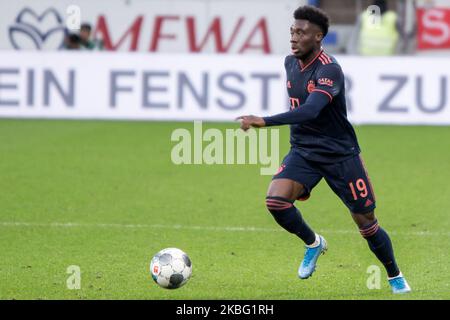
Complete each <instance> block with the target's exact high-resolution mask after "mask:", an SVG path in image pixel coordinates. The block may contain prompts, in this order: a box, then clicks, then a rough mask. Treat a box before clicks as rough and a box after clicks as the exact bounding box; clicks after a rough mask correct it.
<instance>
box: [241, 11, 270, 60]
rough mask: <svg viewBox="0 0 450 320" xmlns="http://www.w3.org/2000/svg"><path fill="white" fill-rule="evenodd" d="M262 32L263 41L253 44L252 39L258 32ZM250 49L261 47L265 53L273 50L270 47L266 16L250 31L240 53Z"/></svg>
mask: <svg viewBox="0 0 450 320" xmlns="http://www.w3.org/2000/svg"><path fill="white" fill-rule="evenodd" d="M258 31H259V32H261V34H262V43H260V44H252V43H251V41H252V39H253V37H254V36H255V34H256V33H258ZM248 49H259V50H262V51H263V52H264V53H266V54H268V53H270V52H271V49H270V43H269V33H268V31H267V23H266V19H265V18H261V19H260V20H259V21H258V23H257V24H256V26H255V27H254V28H253V30H252V31H251V32H250V34H249V36H248V37H247V39H246V40H245V42H244V45H243V46H242V48H241V50H239V53H243V52H244V51H245V50H248Z"/></svg>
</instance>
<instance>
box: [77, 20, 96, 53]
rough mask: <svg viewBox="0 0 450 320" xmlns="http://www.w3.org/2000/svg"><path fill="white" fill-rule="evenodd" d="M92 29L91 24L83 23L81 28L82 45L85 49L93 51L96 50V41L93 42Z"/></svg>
mask: <svg viewBox="0 0 450 320" xmlns="http://www.w3.org/2000/svg"><path fill="white" fill-rule="evenodd" d="M91 31H92V27H91V25H90V24H89V23H83V24H82V25H81V27H80V44H81V47H82V48H83V49H86V50H92V49H94V48H95V43H94V41H92V40H91Z"/></svg>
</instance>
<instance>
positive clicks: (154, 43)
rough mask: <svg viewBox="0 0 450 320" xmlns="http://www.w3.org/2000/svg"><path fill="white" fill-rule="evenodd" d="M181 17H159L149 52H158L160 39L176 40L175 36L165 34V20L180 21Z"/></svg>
mask: <svg viewBox="0 0 450 320" xmlns="http://www.w3.org/2000/svg"><path fill="white" fill-rule="evenodd" d="M179 19H180V17H179V16H158V17H156V20H155V28H154V29H153V35H152V42H151V44H150V48H149V51H157V50H158V44H159V40H160V39H170V40H172V39H175V38H176V35H175V34H163V33H162V31H161V30H162V25H163V22H164V21H165V20H179Z"/></svg>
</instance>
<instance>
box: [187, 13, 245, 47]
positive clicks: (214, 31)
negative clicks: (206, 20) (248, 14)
mask: <svg viewBox="0 0 450 320" xmlns="http://www.w3.org/2000/svg"><path fill="white" fill-rule="evenodd" d="M243 22H244V18H243V17H240V18H239V20H238V22H237V24H236V26H235V27H234V29H233V33H232V34H231V37H230V39H229V40H228V42H227V43H226V44H224V43H223V39H222V26H221V22H220V18H219V17H216V18H214V20H213V22H212V23H211V24H210V26H209V29H208V31H206V34H205V36H204V37H203V40H202V41H201V43H200V44H199V45H197V44H196V42H197V41H196V35H195V19H194V17H187V18H186V27H187V32H188V41H189V50H190V51H191V52H200V51H201V50H202V49H203V47H204V46H205V44H206V42H207V41H208V39H209V38H210V36H213V37H214V42H215V46H216V52H219V53H224V52H228V50H229V49H230V47H231V45H232V43H233V41H234V39H235V38H236V35H237V33H238V31H239V29H240V28H241V25H242V23H243Z"/></svg>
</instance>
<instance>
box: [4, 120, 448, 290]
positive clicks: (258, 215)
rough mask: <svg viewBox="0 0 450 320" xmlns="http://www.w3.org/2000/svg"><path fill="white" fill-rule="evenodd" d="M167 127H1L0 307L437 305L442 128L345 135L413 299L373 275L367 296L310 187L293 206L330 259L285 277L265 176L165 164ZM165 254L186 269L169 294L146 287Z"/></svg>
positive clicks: (284, 139)
mask: <svg viewBox="0 0 450 320" xmlns="http://www.w3.org/2000/svg"><path fill="white" fill-rule="evenodd" d="M180 127H184V128H188V129H192V127H193V126H192V123H181V122H180V123H174V122H170V123H169V122H167V123H162V122H120V121H110V122H108V121H59V120H56V121H46V120H0V155H1V160H0V248H1V250H0V298H1V299H449V298H450V241H449V240H450V215H449V208H450V183H449V178H450V127H426V126H424V127H417V126H405V127H400V126H358V127H356V131H357V134H358V138H359V142H360V144H361V147H362V149H363V157H364V159H365V162H366V165H367V167H368V170H369V175H370V177H371V179H372V183H373V185H374V189H375V193H376V195H377V205H378V206H377V210H376V213H377V215H378V218H379V221H380V224H381V225H382V226H383V227H384V228H385V229H386V230H387V231H388V232H389V233H390V235H391V238H392V241H393V244H394V250H395V252H396V256H397V260H398V262H399V265H400V268H401V270H402V271H403V273H404V275H405V276H406V277H407V279H408V281H409V283H410V285H411V287H412V289H413V292H412V293H411V294H409V295H405V296H400V297H397V296H395V297H394V296H393V295H392V294H391V293H390V289H389V287H388V283H387V281H386V277H385V273H384V270H383V269H382V270H381V271H382V277H381V288H380V289H374V290H369V289H368V288H367V286H366V281H367V279H368V277H369V274H368V273H367V268H368V267H369V266H370V265H377V266H380V267H381V265H380V263H378V261H377V260H376V258H375V257H374V256H373V255H372V253H371V252H370V251H369V249H368V247H367V243H366V242H365V240H364V239H362V237H361V236H360V235H359V233H358V230H357V228H356V226H355V225H354V224H353V222H352V220H351V217H350V215H349V213H348V212H347V209H346V208H345V206H344V205H343V204H342V203H341V202H340V201H339V199H338V198H337V197H336V196H335V195H334V194H333V193H332V191H331V190H330V189H329V188H328V186H327V185H326V183H324V182H323V181H322V182H321V183H320V184H319V185H318V187H317V188H316V189H315V190H314V192H313V194H312V197H311V198H310V200H309V201H307V202H305V203H300V204H299V208H300V210H301V211H302V214H303V216H304V217H305V219H306V220H307V221H308V223H309V224H310V225H311V226H312V227H313V228H314V229H315V230H317V231H320V232H321V233H322V234H323V235H324V236H325V237H326V239H327V240H328V243H329V250H328V252H327V253H326V254H325V255H324V256H321V258H320V259H319V262H318V269H317V271H316V272H315V273H314V275H313V277H312V278H310V279H308V280H300V279H298V278H297V267H298V264H299V262H300V258H301V257H302V256H303V250H304V249H303V246H302V244H301V243H300V240H298V239H297V238H296V237H294V236H293V235H290V234H288V233H287V232H285V231H282V230H281V228H280V227H278V225H277V224H276V223H275V221H274V220H273V218H272V217H271V216H270V214H269V213H268V212H267V211H266V209H265V203H264V198H265V193H266V190H267V186H268V184H269V182H270V179H271V177H270V176H261V175H260V174H259V169H260V167H259V166H258V165H212V166H208V165H179V166H177V165H174V164H172V162H171V159H170V152H171V149H172V147H173V146H174V144H175V143H174V142H171V141H170V136H171V133H172V131H173V130H174V129H176V128H180ZM204 127H217V128H220V129H221V130H225V129H226V128H236V124H232V123H229V124H223V123H222V124H215V123H214V124H213V123H209V124H204ZM288 134H289V133H288V128H287V127H286V128H283V129H281V136H280V141H281V151H280V153H281V154H280V157H282V156H283V155H284V154H285V153H286V151H287V150H288V147H289V145H288ZM280 160H281V159H280ZM70 223H71V224H70ZM252 228H253V229H252ZM166 247H178V248H180V249H182V250H184V251H186V252H187V253H188V254H189V256H190V258H191V260H192V262H193V276H192V278H191V279H190V281H189V282H188V283H187V284H186V285H185V286H184V287H182V288H180V289H177V290H165V289H162V288H159V287H158V286H157V285H156V284H155V283H154V282H153V281H152V279H151V277H150V275H149V262H150V259H151V258H152V255H153V254H154V253H156V252H157V251H159V250H160V249H162V248H166ZM70 265H77V266H79V267H80V268H81V289H80V290H69V289H67V287H66V281H67V278H68V277H69V276H70V275H69V274H67V273H66V270H67V267H68V266H70Z"/></svg>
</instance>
